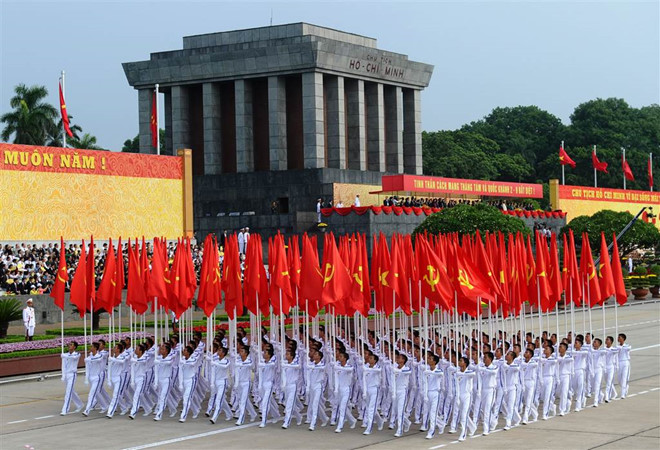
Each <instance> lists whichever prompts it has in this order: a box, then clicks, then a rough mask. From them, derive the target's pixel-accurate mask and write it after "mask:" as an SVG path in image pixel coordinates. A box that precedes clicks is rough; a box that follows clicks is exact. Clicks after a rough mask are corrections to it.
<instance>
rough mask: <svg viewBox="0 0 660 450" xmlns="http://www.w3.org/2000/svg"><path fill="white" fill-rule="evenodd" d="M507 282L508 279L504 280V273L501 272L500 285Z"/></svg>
mask: <svg viewBox="0 0 660 450" xmlns="http://www.w3.org/2000/svg"><path fill="white" fill-rule="evenodd" d="M505 282H506V278H504V271H503V270H500V283H501V284H504V283H505Z"/></svg>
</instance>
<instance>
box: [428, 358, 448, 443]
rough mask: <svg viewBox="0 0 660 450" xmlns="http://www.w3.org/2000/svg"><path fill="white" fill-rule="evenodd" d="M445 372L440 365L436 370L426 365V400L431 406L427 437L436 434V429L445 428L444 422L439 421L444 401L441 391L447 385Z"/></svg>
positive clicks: (429, 437) (429, 408)
mask: <svg viewBox="0 0 660 450" xmlns="http://www.w3.org/2000/svg"><path fill="white" fill-rule="evenodd" d="M444 377H445V373H444V372H443V371H442V369H441V368H440V366H439V365H437V366H435V369H434V370H431V368H430V367H428V366H427V367H426V369H425V370H424V384H425V386H426V393H425V400H426V402H427V403H428V405H429V407H428V410H427V414H426V420H425V428H427V429H428V432H427V434H426V438H427V439H431V438H432V437H433V436H434V435H435V430H436V429H440V431H442V429H443V428H444V424H442V425H441V424H440V423H439V416H440V414H441V413H442V403H441V402H440V392H441V391H442V389H443V387H444V385H445V379H444Z"/></svg>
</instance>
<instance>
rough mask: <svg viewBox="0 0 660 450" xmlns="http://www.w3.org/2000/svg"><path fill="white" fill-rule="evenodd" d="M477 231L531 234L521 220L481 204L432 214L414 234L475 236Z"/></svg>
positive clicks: (462, 206)
mask: <svg viewBox="0 0 660 450" xmlns="http://www.w3.org/2000/svg"><path fill="white" fill-rule="evenodd" d="M477 230H479V232H480V233H484V232H486V231H490V232H496V231H501V232H502V233H505V234H508V233H513V234H515V233H517V232H519V231H520V232H521V233H523V235H525V236H527V235H529V233H530V230H529V228H527V226H525V222H523V221H522V220H521V219H518V218H517V217H512V216H507V215H504V214H502V212H501V211H500V210H499V209H497V208H495V207H494V206H489V205H486V204H482V203H480V204H477V205H475V206H470V205H457V206H455V207H453V208H445V209H443V210H442V211H440V212H439V213H436V214H432V215H430V216H428V217H427V218H426V219H425V220H424V222H422V223H421V224H419V226H418V227H417V228H415V231H414V234H417V233H424V232H427V233H429V234H439V233H458V234H459V235H461V236H462V235H464V234H475V233H476V232H477Z"/></svg>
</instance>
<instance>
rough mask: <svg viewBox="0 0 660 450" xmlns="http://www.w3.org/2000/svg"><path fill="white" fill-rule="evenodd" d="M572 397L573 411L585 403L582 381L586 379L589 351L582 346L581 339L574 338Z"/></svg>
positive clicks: (580, 408)
mask: <svg viewBox="0 0 660 450" xmlns="http://www.w3.org/2000/svg"><path fill="white" fill-rule="evenodd" d="M571 356H573V397H574V398H575V411H576V412H577V411H580V410H582V408H584V406H585V403H586V399H587V398H586V396H585V389H584V383H585V380H586V372H587V363H588V360H589V352H588V351H587V350H585V349H584V348H583V347H582V339H575V343H574V344H573V351H572V352H571Z"/></svg>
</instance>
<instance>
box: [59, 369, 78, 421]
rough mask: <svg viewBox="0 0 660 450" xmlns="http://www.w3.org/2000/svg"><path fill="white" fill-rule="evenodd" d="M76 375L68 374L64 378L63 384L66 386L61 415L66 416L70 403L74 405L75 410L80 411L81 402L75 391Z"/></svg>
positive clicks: (74, 373)
mask: <svg viewBox="0 0 660 450" xmlns="http://www.w3.org/2000/svg"><path fill="white" fill-rule="evenodd" d="M77 377H78V374H77V373H76V372H72V373H68V374H66V375H65V376H64V383H65V384H66V390H65V391H64V405H62V414H67V413H68V412H69V406H71V401H73V403H74V404H75V405H76V409H80V408H82V406H83V402H82V400H80V397H79V396H78V394H77V393H76V391H75V385H76V378H77Z"/></svg>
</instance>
